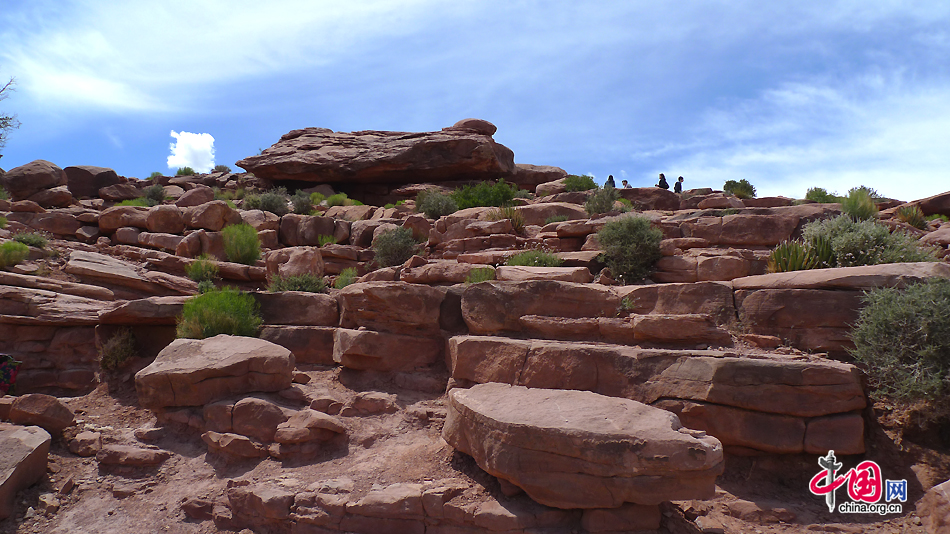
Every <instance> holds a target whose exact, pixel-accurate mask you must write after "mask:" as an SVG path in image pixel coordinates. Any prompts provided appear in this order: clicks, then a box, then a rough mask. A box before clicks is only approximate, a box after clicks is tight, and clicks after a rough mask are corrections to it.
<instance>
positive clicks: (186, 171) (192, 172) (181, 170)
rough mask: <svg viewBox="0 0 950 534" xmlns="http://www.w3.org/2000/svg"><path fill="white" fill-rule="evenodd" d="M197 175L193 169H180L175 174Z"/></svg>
mask: <svg viewBox="0 0 950 534" xmlns="http://www.w3.org/2000/svg"><path fill="white" fill-rule="evenodd" d="M193 174H195V170H194V169H192V168H191V167H178V171H177V172H176V173H175V176H191V175H193Z"/></svg>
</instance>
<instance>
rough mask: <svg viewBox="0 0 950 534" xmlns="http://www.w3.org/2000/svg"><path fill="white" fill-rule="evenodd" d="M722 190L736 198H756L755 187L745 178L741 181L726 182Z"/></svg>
mask: <svg viewBox="0 0 950 534" xmlns="http://www.w3.org/2000/svg"><path fill="white" fill-rule="evenodd" d="M722 190H723V191H724V192H726V193H729V194H731V195H734V196H735V197H736V198H755V186H754V185H752V184H751V183H749V181H748V180H746V179H745V178H743V179H741V180H738V181H737V180H726V183H725V184H723V186H722Z"/></svg>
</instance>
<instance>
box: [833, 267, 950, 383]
mask: <svg viewBox="0 0 950 534" xmlns="http://www.w3.org/2000/svg"><path fill="white" fill-rule="evenodd" d="M851 338H852V340H853V341H854V346H855V348H854V349H853V350H852V351H851V354H852V356H854V358H855V360H857V361H858V362H860V363H861V364H864V367H865V372H867V374H868V377H869V378H870V383H871V386H872V388H873V389H874V395H875V396H877V397H890V398H895V399H901V400H915V399H926V398H935V397H937V396H942V395H946V394H947V393H948V392H950V388H948V386H950V280H947V279H944V278H933V279H931V280H929V281H927V282H923V283H919V284H914V285H911V286H908V287H907V288H906V289H904V290H903V291H901V290H898V289H894V288H883V289H875V290H873V291H871V292H869V293H867V294H866V295H865V306H864V308H862V309H861V312H860V315H859V316H858V322H857V324H856V325H855V328H854V331H853V332H852V335H851Z"/></svg>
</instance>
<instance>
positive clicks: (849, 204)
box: [841, 186, 877, 221]
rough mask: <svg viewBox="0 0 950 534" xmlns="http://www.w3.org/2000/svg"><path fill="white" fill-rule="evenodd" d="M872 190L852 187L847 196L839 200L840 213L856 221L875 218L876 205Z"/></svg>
mask: <svg viewBox="0 0 950 534" xmlns="http://www.w3.org/2000/svg"><path fill="white" fill-rule="evenodd" d="M874 194H876V193H875V192H874V190H873V189H869V188H867V187H864V186H861V187H854V188H852V189H850V190H849V191H848V196H847V197H845V198H843V199H842V200H841V211H842V212H844V213H845V214H847V215H848V216H850V217H851V218H852V219H854V220H856V221H867V220H870V219H874V218H876V217H877V205H876V204H875V203H874V196H873V195H874Z"/></svg>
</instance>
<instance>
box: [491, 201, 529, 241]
mask: <svg viewBox="0 0 950 534" xmlns="http://www.w3.org/2000/svg"><path fill="white" fill-rule="evenodd" d="M487 217H488V220H489V221H501V220H504V219H508V220H509V221H511V227H512V228H513V229H514V231H515V233H518V234H524V226H525V218H524V214H523V213H521V210H519V209H518V208H516V207H514V206H502V207H500V208H492V209H491V210H489V211H488V214H487Z"/></svg>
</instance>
